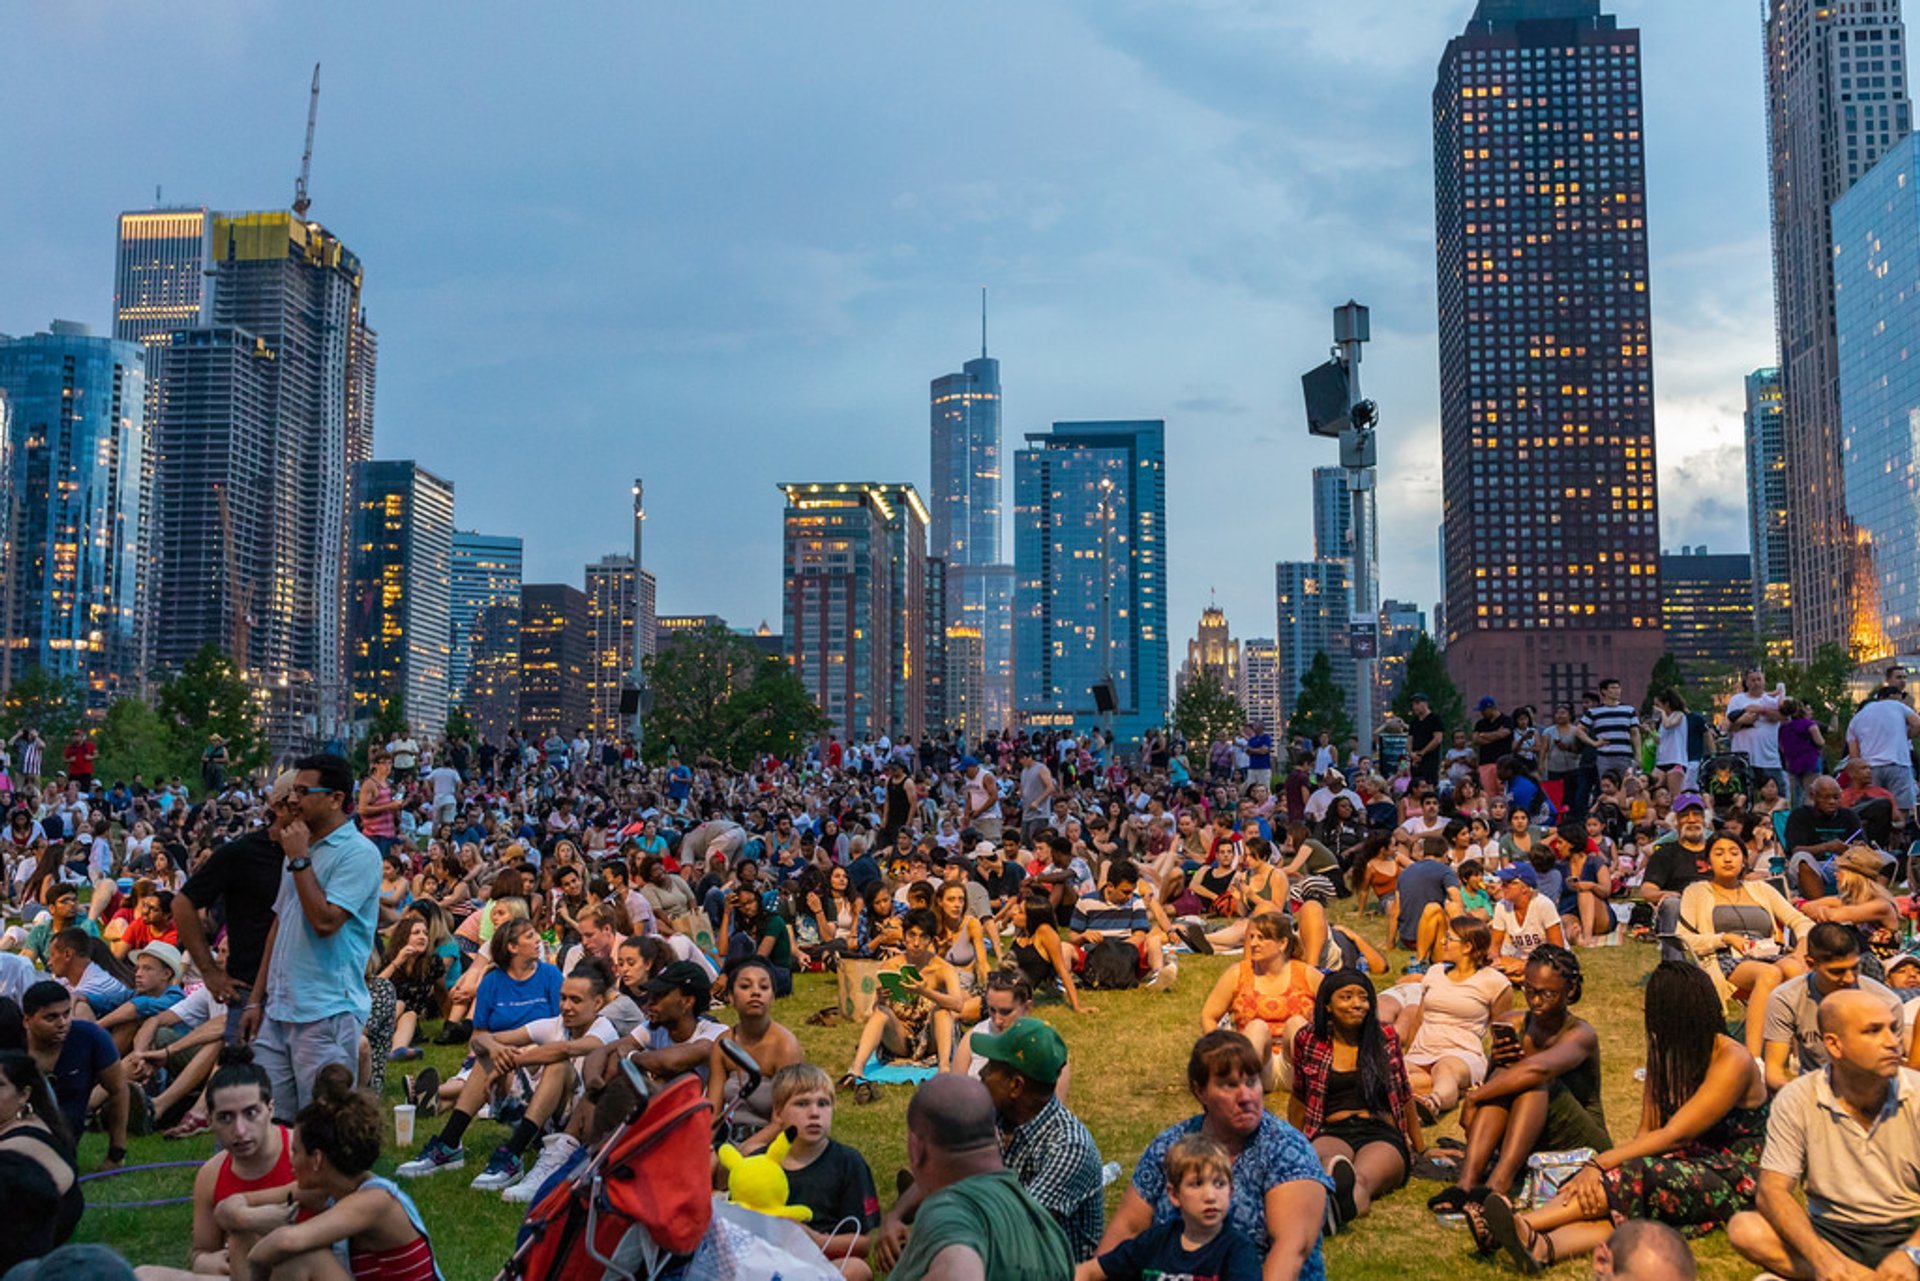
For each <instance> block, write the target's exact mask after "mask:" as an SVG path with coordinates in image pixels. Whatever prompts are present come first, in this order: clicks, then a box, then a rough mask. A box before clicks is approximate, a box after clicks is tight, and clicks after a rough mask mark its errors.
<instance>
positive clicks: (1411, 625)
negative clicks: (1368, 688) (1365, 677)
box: [1373, 600, 1427, 724]
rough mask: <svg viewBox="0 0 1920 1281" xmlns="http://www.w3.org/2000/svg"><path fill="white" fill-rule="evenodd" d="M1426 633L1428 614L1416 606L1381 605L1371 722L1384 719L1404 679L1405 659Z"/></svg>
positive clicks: (1403, 603)
mask: <svg viewBox="0 0 1920 1281" xmlns="http://www.w3.org/2000/svg"><path fill="white" fill-rule="evenodd" d="M1426 630H1427V615H1426V612H1425V611H1424V610H1422V609H1421V608H1420V607H1419V606H1418V605H1415V604H1412V603H1410V602H1408V601H1403V600H1387V601H1381V602H1380V663H1379V666H1378V667H1376V668H1375V669H1374V671H1375V673H1376V675H1375V678H1374V691H1373V702H1374V713H1375V717H1374V723H1375V724H1378V723H1379V722H1380V721H1382V720H1385V719H1386V713H1387V707H1388V705H1389V704H1391V703H1392V702H1393V700H1394V697H1395V696H1396V695H1398V694H1399V692H1400V686H1401V683H1402V682H1404V681H1405V680H1406V678H1407V660H1408V659H1409V658H1411V657H1413V647H1414V645H1415V644H1416V643H1417V642H1418V641H1419V639H1420V637H1421V635H1422V634H1423V633H1425V632H1426Z"/></svg>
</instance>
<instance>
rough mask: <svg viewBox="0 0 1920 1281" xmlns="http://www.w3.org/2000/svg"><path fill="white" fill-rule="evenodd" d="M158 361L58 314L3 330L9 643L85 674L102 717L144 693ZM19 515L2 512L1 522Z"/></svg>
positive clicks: (29, 662) (58, 668) (53, 668)
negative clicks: (44, 323) (148, 477)
mask: <svg viewBox="0 0 1920 1281" xmlns="http://www.w3.org/2000/svg"><path fill="white" fill-rule="evenodd" d="M145 396H146V378H145V360H144V353H143V352H142V350H141V348H140V346H139V345H138V344H137V343H131V342H119V341H116V340H115V339H111V338H96V337H94V336H92V335H91V334H90V333H89V332H88V330H87V328H86V326H85V325H77V324H74V323H72V322H70V321H64V320H56V321H54V322H53V325H52V327H51V331H50V332H48V333H43V334H35V335H33V336H32V337H30V338H8V337H6V336H5V335H0V426H4V428H5V431H6V435H7V437H8V440H7V445H6V447H5V448H4V449H0V460H4V461H5V463H6V471H7V476H6V479H5V480H4V481H0V494H7V495H10V497H11V508H12V512H11V515H12V520H11V533H10V534H9V535H8V539H7V541H8V542H9V543H10V544H11V545H12V546H13V549H14V552H15V553H16V554H15V557H14V560H13V563H12V565H10V566H7V567H5V568H6V571H7V574H6V588H5V595H4V600H3V601H0V603H3V604H4V606H5V608H4V611H3V612H0V646H4V647H5V648H6V649H7V650H8V651H9V652H10V654H11V655H12V659H13V661H12V662H11V663H10V664H9V665H8V666H10V667H11V668H12V673H13V675H16V676H17V675H18V674H19V673H20V671H21V669H22V667H23V666H24V667H37V668H40V669H41V670H43V671H46V672H49V673H52V674H57V675H61V676H69V677H73V678H74V679H76V680H78V681H79V682H80V684H81V686H82V687H83V688H84V690H85V692H86V699H87V706H88V710H89V711H90V712H92V713H95V714H98V713H101V712H103V711H104V710H105V708H106V705H107V703H108V702H110V701H111V700H112V699H113V698H114V697H116V696H118V695H121V694H126V693H134V694H137V693H139V692H140V691H141V688H142V682H143V680H144V678H145V672H146V665H147V664H146V652H145V642H146V620H147V607H146V594H147V589H148V583H147V577H146V569H147V565H146V559H145V556H144V554H143V553H144V550H145V546H146V541H145V536H144V531H145V529H146V528H147V525H148V521H149V520H150V518H151V512H150V510H149V506H148V502H149V497H150V493H149V490H148V488H147V486H146V484H145V468H144V463H145V460H146V458H147V457H148V453H149V450H148V446H147V429H146V407H145ZM6 513H7V507H6V505H5V504H0V515H5V514H6Z"/></svg>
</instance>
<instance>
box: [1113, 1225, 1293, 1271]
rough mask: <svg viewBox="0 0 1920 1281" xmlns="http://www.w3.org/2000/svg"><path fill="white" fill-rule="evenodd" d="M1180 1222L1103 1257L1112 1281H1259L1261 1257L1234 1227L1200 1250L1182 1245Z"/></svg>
mask: <svg viewBox="0 0 1920 1281" xmlns="http://www.w3.org/2000/svg"><path fill="white" fill-rule="evenodd" d="M1182 1230H1183V1225H1182V1223H1181V1222H1180V1220H1179V1219H1178V1218H1175V1219H1170V1220H1168V1221H1167V1222H1165V1223H1156V1224H1154V1225H1153V1226H1152V1227H1150V1228H1148V1229H1147V1230H1146V1231H1145V1232H1142V1233H1141V1234H1140V1235H1139V1236H1137V1237H1134V1238H1133V1239H1132V1240H1129V1241H1122V1242H1121V1243H1120V1244H1119V1245H1116V1246H1114V1247H1113V1249H1111V1250H1109V1251H1107V1252H1106V1253H1105V1254H1103V1255H1101V1256H1100V1270H1101V1271H1102V1272H1104V1273H1106V1274H1107V1281H1260V1267H1261V1258H1260V1252H1259V1251H1258V1250H1256V1249H1254V1248H1253V1242H1251V1241H1249V1240H1247V1239H1246V1238H1245V1237H1243V1236H1241V1235H1240V1234H1239V1233H1238V1232H1236V1231H1234V1229H1233V1225H1232V1224H1230V1223H1229V1224H1226V1225H1225V1226H1223V1227H1222V1228H1221V1229H1220V1234H1219V1235H1218V1236H1216V1237H1214V1239H1213V1240H1211V1241H1209V1242H1207V1243H1206V1244H1205V1245H1204V1246H1202V1247H1201V1248H1199V1249H1198V1250H1188V1249H1185V1248H1184V1247H1182V1246H1181V1244H1180V1233H1181V1231H1182Z"/></svg>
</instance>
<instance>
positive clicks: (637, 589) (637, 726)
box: [629, 476, 647, 765]
mask: <svg viewBox="0 0 1920 1281" xmlns="http://www.w3.org/2000/svg"><path fill="white" fill-rule="evenodd" d="M646 491H647V487H646V485H645V483H644V482H642V481H641V480H640V478H639V477H637V476H636V477H634V481H633V671H632V672H631V673H630V675H629V679H630V680H631V681H632V682H633V692H634V700H633V731H632V732H633V759H634V763H635V764H636V765H637V764H639V761H640V749H641V747H642V746H644V745H645V739H646V716H647V671H646V666H645V663H644V661H643V656H642V655H641V653H640V637H641V632H640V629H641V627H642V626H643V624H644V622H645V615H646V610H645V607H644V602H643V601H642V599H641V598H642V596H643V595H644V594H645V592H644V587H645V584H644V583H643V582H642V581H641V577H640V574H641V570H640V552H641V546H640V544H641V534H642V531H643V529H644V528H645V524H646V519H647V503H646Z"/></svg>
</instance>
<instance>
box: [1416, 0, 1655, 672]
mask: <svg viewBox="0 0 1920 1281" xmlns="http://www.w3.org/2000/svg"><path fill="white" fill-rule="evenodd" d="M1433 122H1434V144H1433V145H1434V179H1435V183H1434V185H1435V200H1436V211H1435V219H1436V224H1437V230H1438V245H1439V297H1440V403H1441V444H1442V458H1443V472H1442V478H1443V492H1444V495H1445V510H1446V521H1445V543H1446V549H1447V554H1446V560H1445V565H1444V569H1445V573H1446V583H1445V587H1446V630H1447V663H1448V666H1449V667H1450V668H1451V669H1452V671H1453V674H1454V678H1455V679H1456V680H1457V681H1458V682H1459V683H1460V685H1461V687H1462V689H1463V692H1465V693H1466V694H1467V695H1468V697H1470V698H1471V697H1478V696H1479V695H1481V694H1492V695H1493V696H1495V697H1496V698H1498V699H1499V700H1500V701H1501V703H1502V704H1504V705H1507V706H1513V705H1516V704H1518V703H1522V702H1528V703H1532V702H1538V701H1540V700H1542V699H1549V700H1552V701H1555V702H1560V701H1567V700H1570V699H1573V698H1575V697H1577V696H1578V695H1579V693H1580V692H1581V691H1582V690H1584V689H1587V688H1590V687H1591V686H1592V685H1593V684H1594V683H1595V682H1596V681H1598V680H1600V679H1603V678H1605V677H1608V676H1615V677H1618V678H1620V679H1621V680H1622V681H1623V682H1625V684H1626V687H1627V688H1628V689H1630V690H1635V689H1642V688H1644V687H1645V683H1646V677H1647V675H1648V673H1649V672H1650V671H1651V669H1652V667H1653V664H1654V662H1655V660H1656V659H1658V657H1659V655H1660V652H1661V644H1662V641H1661V610H1660V586H1659V585H1660V547H1659V528H1660V527H1659V522H1658V517H1657V514H1656V503H1657V495H1656V493H1655V487H1656V481H1655V475H1656V473H1655V467H1654V430H1653V359H1652V351H1653V348H1652V341H1653V340H1652V306H1651V295H1650V294H1649V292H1648V288H1649V286H1648V281H1647V224H1646V154H1645V149H1644V145H1643V140H1642V136H1641V134H1642V128H1643V118H1642V111H1641V96H1640V33H1639V32H1638V31H1634V30H1630V29H1623V28H1621V27H1620V26H1619V25H1618V23H1617V22H1616V20H1615V19H1614V18H1613V17H1611V16H1609V15H1606V14H1603V13H1601V11H1600V4H1599V0H1480V3H1479V5H1478V7H1477V8H1476V9H1475V10H1474V14H1473V18H1472V20H1471V21H1470V22H1469V23H1468V24H1467V29H1466V31H1465V32H1464V33H1462V34H1461V35H1460V36H1458V37H1456V38H1455V39H1454V40H1453V41H1451V42H1450V43H1449V44H1448V45H1447V52H1446V56H1445V57H1444V58H1443V59H1442V61H1441V63H1440V73H1439V79H1438V82H1437V83H1436V85H1435V86H1434V91H1433Z"/></svg>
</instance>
